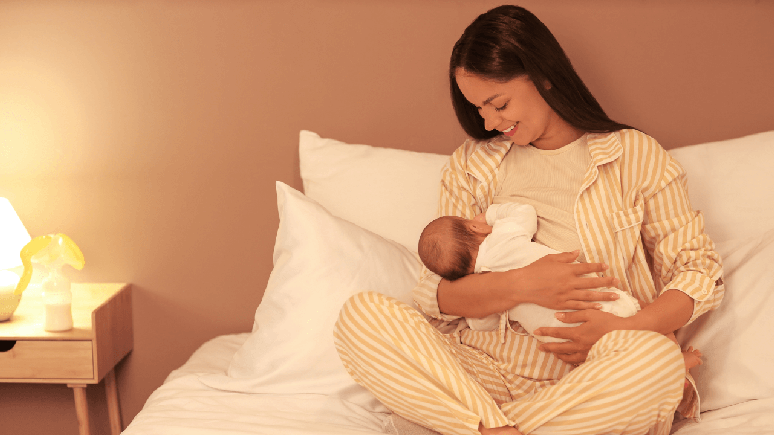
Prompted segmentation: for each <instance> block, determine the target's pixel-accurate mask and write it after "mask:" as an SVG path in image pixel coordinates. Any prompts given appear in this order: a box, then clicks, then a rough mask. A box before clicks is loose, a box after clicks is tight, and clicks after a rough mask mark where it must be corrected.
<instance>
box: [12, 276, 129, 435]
mask: <svg viewBox="0 0 774 435" xmlns="http://www.w3.org/2000/svg"><path fill="white" fill-rule="evenodd" d="M131 290H132V288H131V285H130V284H73V285H72V292H73V304H72V307H73V329H71V330H69V331H66V332H47V331H45V330H43V324H44V321H45V319H44V312H45V309H44V308H43V302H42V300H41V294H40V289H39V288H36V287H32V286H30V288H28V289H27V290H25V291H24V296H22V300H21V303H20V304H19V308H17V309H16V312H15V313H14V315H13V317H11V319H10V320H8V321H5V322H0V347H2V349H0V350H5V349H8V348H10V349H8V350H5V351H4V352H0V382H18V383H48V384H67V386H68V387H70V388H72V389H73V393H74V395H75V412H76V415H77V416H78V425H79V427H80V433H81V435H88V433H89V409H88V404H87V402H86V385H87V384H97V383H99V382H100V381H101V380H102V379H103V378H104V379H105V391H106V393H107V405H108V415H109V416H110V429H111V431H112V433H113V435H118V434H120V433H121V430H122V425H121V412H120V409H119V404H118V390H117V389H116V378H115V374H114V372H113V368H114V367H115V365H116V364H117V363H118V362H119V361H120V360H121V359H122V358H123V357H125V356H126V355H127V354H128V353H129V352H130V351H131V350H132V341H133V332H132V291H131ZM14 342H15V343H14Z"/></svg>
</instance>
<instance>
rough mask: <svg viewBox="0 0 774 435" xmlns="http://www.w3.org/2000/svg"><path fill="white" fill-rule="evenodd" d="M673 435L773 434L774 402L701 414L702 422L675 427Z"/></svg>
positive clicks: (757, 403)
mask: <svg viewBox="0 0 774 435" xmlns="http://www.w3.org/2000/svg"><path fill="white" fill-rule="evenodd" d="M673 430H674V431H673V435H771V434H774V398H768V399H760V400H750V401H748V402H743V403H739V404H737V405H733V406H727V407H725V408H721V409H716V410H714V411H708V412H705V413H702V415H701V422H700V423H695V422H693V421H692V420H684V421H682V422H679V423H677V424H675V426H674V427H673Z"/></svg>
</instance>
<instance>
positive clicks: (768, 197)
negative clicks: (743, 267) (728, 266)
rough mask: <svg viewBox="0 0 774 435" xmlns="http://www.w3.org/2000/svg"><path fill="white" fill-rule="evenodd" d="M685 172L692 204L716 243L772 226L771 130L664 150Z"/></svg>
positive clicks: (773, 134)
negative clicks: (702, 215)
mask: <svg viewBox="0 0 774 435" xmlns="http://www.w3.org/2000/svg"><path fill="white" fill-rule="evenodd" d="M669 153H670V154H672V156H674V157H675V158H676V159H677V161H678V162H680V164H681V165H682V166H683V167H684V168H685V170H686V171H687V172H688V195H689V197H690V199H691V206H693V208H694V209H697V210H701V211H702V212H703V213H704V218H705V225H706V226H705V229H706V231H707V234H709V235H710V237H712V239H713V240H715V241H716V242H720V241H724V240H731V239H740V238H746V237H751V236H756V235H760V234H761V233H762V232H764V231H766V230H768V229H770V228H774V171H773V170H772V165H774V131H769V132H765V133H758V134H754V135H750V136H745V137H740V138H736V139H730V140H724V141H719V142H710V143H705V144H700V145H691V146H687V147H683V148H676V149H672V150H669Z"/></svg>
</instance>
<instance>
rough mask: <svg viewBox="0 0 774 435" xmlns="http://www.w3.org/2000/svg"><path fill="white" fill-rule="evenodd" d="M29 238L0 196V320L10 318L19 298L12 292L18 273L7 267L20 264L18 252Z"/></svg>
mask: <svg viewBox="0 0 774 435" xmlns="http://www.w3.org/2000/svg"><path fill="white" fill-rule="evenodd" d="M30 240H31V237H30V234H29V233H28V232H27V229H26V228H24V224H23V223H22V221H21V219H19V215H17V214H16V211H15V210H14V209H13V206H11V203H10V202H9V201H8V200H7V199H5V198H0V321H4V320H8V319H10V318H11V316H12V315H13V312H14V311H15V310H16V307H17V306H18V305H19V301H20V300H21V295H15V294H14V290H15V289H16V284H17V283H18V282H19V275H17V274H16V273H14V272H12V271H10V270H7V269H11V268H15V267H19V266H21V265H22V261H21V257H20V256H19V253H20V252H21V250H22V248H24V246H25V245H26V244H27V243H29V241H30Z"/></svg>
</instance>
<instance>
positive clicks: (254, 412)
mask: <svg viewBox="0 0 774 435" xmlns="http://www.w3.org/2000/svg"><path fill="white" fill-rule="evenodd" d="M249 335H250V334H247V333H245V334H233V335H223V336H219V337H216V338H214V339H212V340H210V341H208V342H207V343H204V345H202V346H201V347H200V348H199V349H198V350H197V351H196V352H194V354H193V355H192V356H191V358H190V359H189V360H188V362H186V363H185V364H184V365H183V366H182V367H180V368H179V369H177V370H175V371H173V372H172V373H171V374H170V375H169V376H168V377H167V379H166V380H165V381H164V385H162V386H161V387H160V388H158V389H157V390H156V391H155V392H154V393H153V394H152V395H151V396H150V398H149V399H148V401H147V402H146V403H145V407H144V408H143V410H142V412H140V413H139V414H138V415H137V417H136V418H135V419H134V421H132V423H131V424H130V425H129V427H127V428H126V430H125V431H124V432H123V434H124V435H178V434H180V435H183V434H185V435H215V434H219V435H226V434H241V435H248V434H262V435H274V434H276V435H280V434H289V435H311V434H319V435H334V434H341V435H374V434H392V435H398V434H400V435H405V434H409V433H416V434H419V433H430V432H429V431H425V430H424V429H422V428H419V427H416V426H412V425H410V424H409V423H407V422H405V421H402V420H397V419H393V418H391V416H389V415H385V414H378V413H372V412H369V411H366V410H364V409H363V408H361V407H359V406H356V405H352V404H349V403H347V402H345V401H342V400H339V399H336V398H333V397H331V396H323V395H313V394H294V395H275V394H246V393H233V392H228V391H222V390H215V389H212V388H209V387H207V386H205V385H204V384H202V383H201V382H200V381H199V376H200V375H202V374H214V373H225V371H226V369H227V368H228V364H229V362H230V361H231V358H232V356H233V355H234V353H235V352H236V351H237V349H239V348H240V347H241V346H242V344H243V343H244V342H245V340H247V338H248V336H249ZM674 429H675V432H674V434H675V435H716V434H717V435H721V434H723V435H751V434H754V435H764V434H772V433H774V399H762V400H752V401H748V402H744V403H740V404H737V405H733V406H729V407H726V408H722V409H718V410H715V411H710V412H705V413H703V414H702V421H701V423H695V422H693V421H688V420H685V421H682V422H680V423H677V424H676V425H675V427H674Z"/></svg>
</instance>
